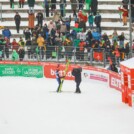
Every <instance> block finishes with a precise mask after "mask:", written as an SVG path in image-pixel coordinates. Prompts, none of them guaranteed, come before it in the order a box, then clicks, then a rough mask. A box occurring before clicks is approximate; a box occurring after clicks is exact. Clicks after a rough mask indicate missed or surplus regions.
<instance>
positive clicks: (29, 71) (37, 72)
mask: <svg viewBox="0 0 134 134" xmlns="http://www.w3.org/2000/svg"><path fill="white" fill-rule="evenodd" d="M0 76H24V77H37V78H41V77H43V67H42V66H28V65H8V64H7V65H6V64H5V65H2V64H0Z"/></svg>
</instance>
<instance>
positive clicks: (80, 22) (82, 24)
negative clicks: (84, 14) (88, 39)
mask: <svg viewBox="0 0 134 134" xmlns="http://www.w3.org/2000/svg"><path fill="white" fill-rule="evenodd" d="M78 28H82V29H83V32H86V22H85V21H83V20H82V19H81V20H80V21H79V26H78Z"/></svg>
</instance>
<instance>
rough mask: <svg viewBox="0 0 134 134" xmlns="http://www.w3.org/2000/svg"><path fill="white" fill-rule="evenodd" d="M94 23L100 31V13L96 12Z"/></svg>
mask: <svg viewBox="0 0 134 134" xmlns="http://www.w3.org/2000/svg"><path fill="white" fill-rule="evenodd" d="M94 23H95V25H96V30H97V31H98V32H99V33H101V15H100V14H99V12H97V15H96V16H95V18H94Z"/></svg>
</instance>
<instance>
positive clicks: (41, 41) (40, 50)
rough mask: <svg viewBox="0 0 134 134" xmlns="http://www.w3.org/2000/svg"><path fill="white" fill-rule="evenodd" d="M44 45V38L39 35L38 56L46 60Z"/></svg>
mask: <svg viewBox="0 0 134 134" xmlns="http://www.w3.org/2000/svg"><path fill="white" fill-rule="evenodd" d="M44 43H45V40H44V38H43V37H42V36H41V35H40V34H39V35H38V38H37V44H38V54H39V57H40V59H41V58H42V59H43V58H44ZM41 56H42V57H41Z"/></svg>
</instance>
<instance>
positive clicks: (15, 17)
mask: <svg viewBox="0 0 134 134" xmlns="http://www.w3.org/2000/svg"><path fill="white" fill-rule="evenodd" d="M14 20H15V23H20V21H21V16H20V15H19V14H17V15H15V16H14Z"/></svg>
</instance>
